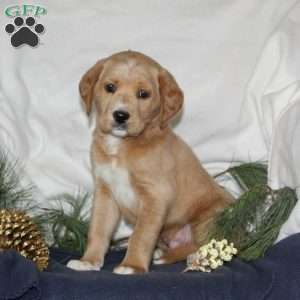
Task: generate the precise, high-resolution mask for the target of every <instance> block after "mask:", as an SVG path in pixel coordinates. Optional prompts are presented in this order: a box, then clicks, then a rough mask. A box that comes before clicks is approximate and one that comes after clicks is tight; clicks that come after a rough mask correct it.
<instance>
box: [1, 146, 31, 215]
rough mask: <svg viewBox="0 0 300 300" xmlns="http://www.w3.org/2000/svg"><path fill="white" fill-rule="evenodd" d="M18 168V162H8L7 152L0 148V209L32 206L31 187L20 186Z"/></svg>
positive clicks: (26, 208) (29, 208)
mask: <svg viewBox="0 0 300 300" xmlns="http://www.w3.org/2000/svg"><path fill="white" fill-rule="evenodd" d="M19 170H20V168H19V166H18V162H17V161H15V162H10V161H9V159H8V154H7V153H5V152H4V151H3V150H0V209H10V208H14V209H16V208H19V209H22V210H24V211H30V210H32V209H33V207H34V204H33V203H34V202H33V201H32V194H31V193H32V188H31V187H30V186H27V187H22V186H21V184H20V181H21V177H20V172H18V171H19Z"/></svg>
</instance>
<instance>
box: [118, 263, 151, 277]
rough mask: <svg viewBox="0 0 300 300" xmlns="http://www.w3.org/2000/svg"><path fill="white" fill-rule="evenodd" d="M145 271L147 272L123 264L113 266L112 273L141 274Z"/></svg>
mask: <svg viewBox="0 0 300 300" xmlns="http://www.w3.org/2000/svg"><path fill="white" fill-rule="evenodd" d="M145 272H147V271H146V270H145V269H141V268H135V267H130V266H124V265H120V266H118V267H116V268H114V273H115V274H121V275H129V274H142V273H145Z"/></svg>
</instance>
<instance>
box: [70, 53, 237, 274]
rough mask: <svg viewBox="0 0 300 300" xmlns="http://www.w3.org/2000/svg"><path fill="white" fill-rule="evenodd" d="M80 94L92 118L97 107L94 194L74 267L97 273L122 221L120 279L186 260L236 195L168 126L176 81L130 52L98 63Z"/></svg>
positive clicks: (177, 92) (177, 99) (178, 94)
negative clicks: (125, 225) (125, 226)
mask: <svg viewBox="0 0 300 300" xmlns="http://www.w3.org/2000/svg"><path fill="white" fill-rule="evenodd" d="M79 89H80V94H81V97H82V99H83V101H84V103H85V106H86V111H87V113H88V114H89V113H90V112H91V109H92V105H93V102H94V104H95V108H96V128H95V130H94V133H93V142H92V146H91V162H92V169H93V178H94V185H95V190H94V199H93V208H92V215H91V222H90V228H89V234H88V243H87V248H86V251H85V253H84V255H83V257H82V258H81V260H80V261H74V260H72V261H70V262H69V264H68V266H69V267H71V268H74V269H77V270H99V269H100V268H101V266H102V265H103V261H104V256H105V253H106V252H107V250H108V247H109V244H110V240H111V237H112V235H113V233H114V231H115V229H116V227H117V225H118V223H119V221H120V218H121V216H123V217H124V218H125V219H126V220H127V221H128V222H129V223H131V224H132V225H133V227H134V230H133V233H132V235H131V236H130V238H129V241H128V248H127V253H126V256H125V258H124V259H123V261H122V262H121V264H120V265H119V266H118V267H116V268H115V269H114V272H115V273H119V274H133V273H143V272H147V271H148V268H149V264H150V262H151V260H152V258H153V259H154V263H157V264H164V263H173V262H176V261H180V260H184V259H185V258H186V257H187V255H188V254H190V253H192V252H193V251H195V250H196V249H197V248H198V247H199V246H200V245H201V244H203V243H204V242H206V241H207V233H208V231H209V228H210V227H211V224H212V223H213V220H214V218H215V216H216V215H217V214H218V213H219V212H220V211H222V210H223V209H224V207H226V206H227V205H228V204H229V203H230V202H231V196H230V195H229V194H227V193H226V192H225V190H224V189H222V188H221V187H220V186H218V185H217V184H216V183H215V182H214V180H213V179H212V178H211V177H210V176H209V175H208V173H207V172H206V171H205V170H204V169H203V167H202V166H201V164H200V163H199V161H198V159H197V158H196V156H195V155H194V154H193V152H192V150H191V149H190V148H189V147H188V146H187V145H186V144H185V143H184V142H183V141H182V140H181V139H180V138H179V137H178V136H176V135H175V134H174V133H173V132H172V130H171V129H170V128H169V126H168V125H169V123H170V120H171V119H172V118H173V117H174V116H175V115H176V114H177V112H179V111H180V109H181V107H182V105H183V93H182V91H181V89H180V88H179V86H178V84H177V83H176V81H175V79H174V78H173V76H172V75H171V74H170V73H169V72H168V71H167V70H166V69H164V68H163V67H161V66H160V65H159V64H158V63H157V62H155V61H154V60H152V59H151V58H149V57H147V56H145V55H143V54H141V53H138V52H133V51H125V52H120V53H117V54H114V55H112V56H110V57H108V58H105V59H102V60H100V61H98V62H97V63H96V64H95V65H94V66H93V67H92V68H91V69H90V70H88V71H87V73H86V74H85V75H84V76H83V77H82V79H81V81H80V85H79ZM199 232H200V233H201V235H200V238H199ZM196 233H197V234H196ZM196 237H198V238H196ZM156 247H157V248H156ZM155 248H156V250H155ZM154 250H155V251H154Z"/></svg>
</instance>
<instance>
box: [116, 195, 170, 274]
mask: <svg viewBox="0 0 300 300" xmlns="http://www.w3.org/2000/svg"><path fill="white" fill-rule="evenodd" d="M165 215H166V209H165V208H164V207H162V204H161V203H159V205H158V203H155V201H151V200H150V201H149V199H148V203H145V204H143V205H142V207H141V209H140V213H139V215H138V217H137V222H136V225H135V228H134V231H133V233H132V235H131V237H130V239H129V242H128V248H127V252H126V256H125V258H124V259H123V261H122V263H121V264H120V265H119V266H118V267H116V268H115V269H114V273H118V274H134V273H144V272H147V271H148V268H149V264H150V261H151V258H152V253H153V250H154V248H155V246H156V243H157V240H158V237H159V234H160V231H161V229H162V227H163V224H164V219H165Z"/></svg>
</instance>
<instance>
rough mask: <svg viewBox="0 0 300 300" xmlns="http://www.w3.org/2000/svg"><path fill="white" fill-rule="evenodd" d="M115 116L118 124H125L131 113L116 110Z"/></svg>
mask: <svg viewBox="0 0 300 300" xmlns="http://www.w3.org/2000/svg"><path fill="white" fill-rule="evenodd" d="M113 118H114V120H115V122H116V123H117V124H118V125H125V123H126V121H127V120H128V119H129V118H130V114H129V113H128V112H127V111H124V110H116V111H114V112H113Z"/></svg>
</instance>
